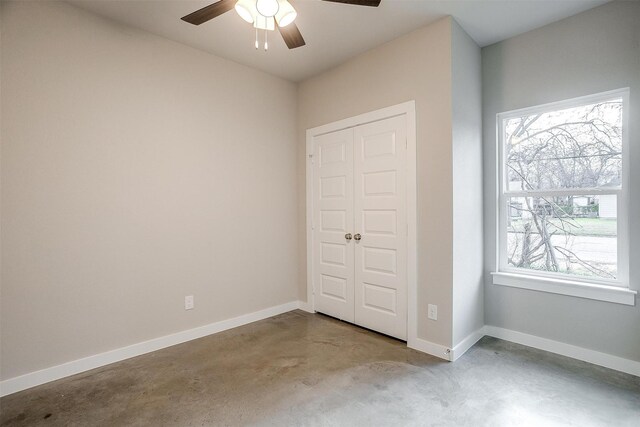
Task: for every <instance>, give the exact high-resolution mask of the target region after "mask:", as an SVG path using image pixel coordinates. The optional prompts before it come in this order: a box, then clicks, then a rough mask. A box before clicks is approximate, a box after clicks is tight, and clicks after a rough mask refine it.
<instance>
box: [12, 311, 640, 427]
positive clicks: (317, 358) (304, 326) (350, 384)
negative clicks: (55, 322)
mask: <svg viewBox="0 0 640 427" xmlns="http://www.w3.org/2000/svg"><path fill="white" fill-rule="evenodd" d="M0 405H1V406H0V408H1V416H0V424H1V425H2V426H17V425H29V426H32V425H49V426H50V425H64V426H94V425H101V426H122V425H145V426H149V425H151V426H163V425H166V426H174V425H175V426H201V425H234V426H235V425H278V426H283V425H296V426H298V425H310V426H316V425H326V426H333V425H355V426H358V425H361V426H372V425H376V426H378V425H380V426H393V425H421V426H449V425H450V426H463V425H469V426H527V425H530V426H556V425H558V426H560V425H562V426H564V425H574V426H580V427H587V426H640V378H639V377H634V376H631V375H626V374H622V373H619V372H616V371H612V370H609V369H605V368H600V367H597V366H594V365H590V364H587V363H583V362H579V361H576V360H573V359H569V358H566V357H562V356H557V355H554V354H551V353H547V352H544V351H539V350H534V349H531V348H528V347H524V346H521V345H516V344H511V343H508V342H505V341H501V340H497V339H493V338H484V339H482V340H481V341H480V342H479V343H478V344H477V345H476V346H475V347H473V348H472V349H471V350H469V352H468V353H467V354H466V355H464V356H463V357H462V358H461V359H459V360H458V361H457V362H455V363H448V362H444V361H440V360H439V359H436V358H434V357H431V356H427V355H425V354H422V353H419V352H417V351H413V350H410V349H408V348H407V347H406V345H405V343H403V342H400V341H396V340H394V339H391V338H388V337H385V336H382V335H378V334H375V333H373V332H370V331H367V330H364V329H360V328H357V327H354V326H351V325H348V324H346V323H342V322H339V321H337V320H334V319H331V318H328V317H325V316H322V315H311V314H307V313H303V312H300V311H295V312H291V313H286V314H283V315H280V316H276V317H273V318H270V319H266V320H263V321H260V322H256V323H252V324H250V325H246V326H243V327H239V328H236V329H233V330H230V331H226V332H222V333H219V334H216V335H212V336H209V337H206V338H202V339H199V340H196V341H191V342H188V343H185V344H181V345H177V346H174V347H170V348H167V349H164V350H160V351H157V352H154V353H150V354H147V355H143V356H139V357H136V358H133V359H129V360H125V361H123V362H119V363H115V364H113V365H109V366H106V367H104V368H99V369H95V370H93V371H90V372H86V373H83V374H79V375H75V376H73V377H69V378H65V379H62V380H59V381H55V382H52V383H49V384H45V385H42V386H39V387H36V388H33V389H30V390H25V391H23V392H20V393H16V394H13V395H10V396H6V397H4V398H2V399H1V400H0Z"/></svg>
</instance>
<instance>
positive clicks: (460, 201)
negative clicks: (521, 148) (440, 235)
mask: <svg viewBox="0 0 640 427" xmlns="http://www.w3.org/2000/svg"><path fill="white" fill-rule="evenodd" d="M451 29H452V35H451V46H452V48H451V63H452V65H451V69H452V71H451V73H452V74H451V76H452V77H451V80H452V81H451V86H452V94H451V96H452V99H453V102H452V107H453V111H452V114H453V116H452V153H453V154H452V155H453V160H452V164H453V171H452V173H453V344H452V345H453V346H456V345H457V344H459V343H460V341H462V340H463V339H465V338H466V337H467V336H468V335H469V334H471V333H473V332H476V331H477V330H478V329H480V328H481V327H482V326H483V325H484V287H483V276H482V270H483V265H482V262H483V254H482V245H483V236H482V231H483V228H482V227H483V224H482V212H481V211H480V212H479V211H478V207H479V206H482V203H483V202H482V112H481V111H482V79H481V67H482V61H481V57H480V48H479V47H478V45H477V44H476V43H475V42H474V41H473V40H472V39H471V37H469V35H468V34H467V33H466V32H465V31H464V30H463V29H462V27H460V25H458V23H457V22H455V21H453V24H452V27H451Z"/></svg>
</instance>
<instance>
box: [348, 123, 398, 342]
mask: <svg viewBox="0 0 640 427" xmlns="http://www.w3.org/2000/svg"><path fill="white" fill-rule="evenodd" d="M406 141H407V140H406V116H404V115H403V116H399V117H394V118H390V119H386V120H381V121H378V122H373V123H369V124H366V125H362V126H358V127H356V128H355V129H354V173H353V180H354V195H353V197H354V222H355V223H354V227H355V228H354V230H355V233H359V234H360V236H361V238H360V240H356V239H354V243H355V245H354V249H355V257H354V265H355V323H356V324H358V325H361V326H364V327H366V328H370V329H373V330H376V331H379V332H382V333H384V334H387V335H391V336H394V337H397V338H400V339H406V338H407V212H406V206H407V200H406V199H407V195H406V167H407V161H406V154H407V149H406Z"/></svg>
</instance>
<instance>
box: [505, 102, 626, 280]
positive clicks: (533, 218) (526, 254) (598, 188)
mask: <svg viewBox="0 0 640 427" xmlns="http://www.w3.org/2000/svg"><path fill="white" fill-rule="evenodd" d="M627 107H628V90H619V91H614V92H607V93H604V94H598V95H592V96H587V97H583V98H579V99H574V100H569V101H564V102H558V103H553V104H548V105H543V106H539V107H533V108H527V109H524V110H518V111H513V112H508V113H503V114H499V115H498V123H497V125H498V139H499V144H500V167H499V173H498V175H499V177H498V179H499V183H500V186H499V214H498V217H499V218H498V230H499V232H498V248H499V250H498V257H499V260H498V265H499V272H498V275H499V276H500V273H511V274H512V275H517V277H518V280H522V279H523V278H525V279H526V278H530V279H536V278H537V279H538V281H540V280H542V281H543V282H544V283H546V284H547V285H548V284H554V283H563V284H565V285H566V284H570V285H571V286H573V288H575V285H576V284H578V285H579V284H585V285H588V284H597V285H601V286H602V285H604V286H608V287H615V286H618V287H622V288H628V265H627V264H628V262H627V261H628V258H627V257H628V247H627V241H626V236H627V233H626V230H627V205H626V194H627V191H628V188H627V184H626V181H625V179H626V173H627V171H626V168H627V164H626V158H627V147H626V145H627V144H626V140H627V135H626V131H627V129H626V125H627V118H626V117H627V116H626V115H627ZM508 276H509V275H508V274H502V275H501V276H500V277H498V279H497V280H496V278H495V275H494V283H495V282H499V283H497V284H508V283H505V280H506V279H505V277H508ZM506 281H507V282H508V280H506ZM533 281H535V280H533ZM521 287H525V286H521ZM629 292H631V291H629Z"/></svg>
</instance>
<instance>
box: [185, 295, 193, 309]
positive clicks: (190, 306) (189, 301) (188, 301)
mask: <svg viewBox="0 0 640 427" xmlns="http://www.w3.org/2000/svg"><path fill="white" fill-rule="evenodd" d="M184 309H185V310H193V295H187V296H186V297H184Z"/></svg>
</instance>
